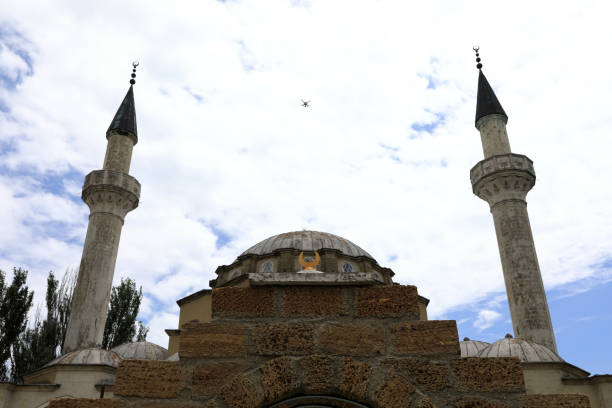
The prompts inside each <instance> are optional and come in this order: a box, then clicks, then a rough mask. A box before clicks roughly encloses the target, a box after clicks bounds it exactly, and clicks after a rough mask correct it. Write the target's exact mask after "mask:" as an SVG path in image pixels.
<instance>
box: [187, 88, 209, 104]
mask: <svg viewBox="0 0 612 408" xmlns="http://www.w3.org/2000/svg"><path fill="white" fill-rule="evenodd" d="M183 89H184V90H185V91H186V92H187V93H188V94H189V95H191V96H192V97H193V99H195V100H196V102H198V103H202V102H204V97H203V96H202V95H200V94H197V93H195V92H193V91H192V90H191V88H189V87H188V86H184V87H183Z"/></svg>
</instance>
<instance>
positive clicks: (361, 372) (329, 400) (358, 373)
mask: <svg viewBox="0 0 612 408" xmlns="http://www.w3.org/2000/svg"><path fill="white" fill-rule="evenodd" d="M211 402H212V403H213V404H215V405H211V406H224V407H225V406H227V407H235V408H298V407H307V406H321V407H330V408H388V407H394V408H402V407H406V408H435V406H434V404H433V402H432V401H431V399H429V398H428V397H427V396H426V395H425V394H423V393H422V392H421V391H420V390H419V389H417V387H415V386H414V385H413V383H412V381H410V379H408V378H406V376H405V375H403V374H402V373H400V372H398V371H396V370H395V369H394V368H393V367H392V366H391V365H389V364H384V363H381V362H380V361H362V360H357V359H354V358H352V357H343V356H332V355H308V356H302V357H286V356H285V357H277V358H273V359H271V360H268V361H266V362H264V363H262V364H260V365H259V366H258V367H256V368H253V369H250V370H248V371H246V372H244V373H241V374H238V375H236V376H235V377H233V378H232V379H231V380H230V381H229V382H228V383H226V384H225V385H224V386H222V387H221V388H220V389H219V392H218V393H217V395H216V396H215V397H214V398H213V401H211ZM308 403H310V405H308ZM315 403H316V404H315ZM313 404H315V405H313ZM317 404H318V405H317Z"/></svg>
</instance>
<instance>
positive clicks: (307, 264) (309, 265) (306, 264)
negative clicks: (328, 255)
mask: <svg viewBox="0 0 612 408" xmlns="http://www.w3.org/2000/svg"><path fill="white" fill-rule="evenodd" d="M298 260H299V262H300V265H302V267H304V269H307V270H312V269H314V268H315V266H317V265H318V264H319V262H320V261H321V257H320V256H319V253H318V252H317V251H315V260H314V261H311V262H306V261H305V260H304V252H303V251H302V252H300V256H299V258H298Z"/></svg>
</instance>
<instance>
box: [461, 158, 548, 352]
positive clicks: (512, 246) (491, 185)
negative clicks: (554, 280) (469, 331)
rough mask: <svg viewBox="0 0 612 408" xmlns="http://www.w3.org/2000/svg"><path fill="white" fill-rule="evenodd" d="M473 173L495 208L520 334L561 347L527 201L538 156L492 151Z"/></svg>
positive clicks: (481, 194)
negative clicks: (543, 281) (535, 157)
mask: <svg viewBox="0 0 612 408" xmlns="http://www.w3.org/2000/svg"><path fill="white" fill-rule="evenodd" d="M470 179H471V181H472V188H473V192H474V194H476V195H477V196H478V197H480V198H482V199H483V200H485V201H487V202H488V203H489V206H490V207H491V213H492V214H493V220H494V223H495V232H496V235H497V243H498V246H499V253H500V256H501V262H502V269H503V272H504V280H505V283H506V291H507V294H508V303H509V306H510V314H511V316H512V326H513V327H514V335H515V337H519V338H523V339H528V340H532V341H535V342H536V343H538V344H542V345H544V346H546V347H548V348H550V349H551V350H553V351H555V352H557V345H556V342H555V337H554V333H553V329H552V323H551V320H550V313H549V311H548V303H547V301H546V293H545V291H544V284H543V283H542V275H541V274H540V267H539V264H538V258H537V255H536V250H535V245H534V243H533V235H532V232H531V226H530V224H529V215H528V214H527V202H526V201H525V197H526V196H527V193H528V192H529V190H531V188H532V187H533V186H534V184H535V179H536V177H535V171H534V169H533V162H532V161H531V160H530V159H529V158H528V157H526V156H523V155H520V154H514V153H507V154H500V155H495V156H491V157H488V158H486V159H484V160H482V161H480V162H479V163H478V164H476V166H474V167H473V168H472V170H471V171H470Z"/></svg>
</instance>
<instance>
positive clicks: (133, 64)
mask: <svg viewBox="0 0 612 408" xmlns="http://www.w3.org/2000/svg"><path fill="white" fill-rule="evenodd" d="M139 65H140V62H138V61H134V62H132V66H133V67H134V68H136V67H137V66H139Z"/></svg>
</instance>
